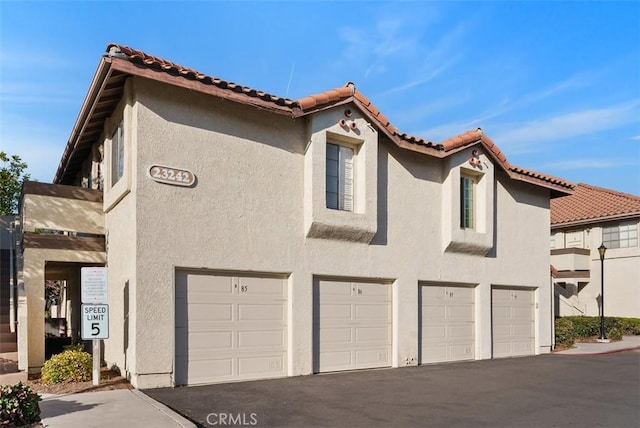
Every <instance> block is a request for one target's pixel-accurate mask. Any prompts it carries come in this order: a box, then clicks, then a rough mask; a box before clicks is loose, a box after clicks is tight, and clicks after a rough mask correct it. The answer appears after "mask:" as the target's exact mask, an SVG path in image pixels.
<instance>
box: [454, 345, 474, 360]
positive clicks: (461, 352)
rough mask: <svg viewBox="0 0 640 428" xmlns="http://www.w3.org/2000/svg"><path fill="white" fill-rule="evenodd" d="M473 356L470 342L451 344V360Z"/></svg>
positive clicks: (466, 358) (467, 358)
mask: <svg viewBox="0 0 640 428" xmlns="http://www.w3.org/2000/svg"><path fill="white" fill-rule="evenodd" d="M471 358H473V348H472V345H471V344H469V343H464V344H460V345H456V344H452V345H451V346H449V361H462V360H469V359H471Z"/></svg>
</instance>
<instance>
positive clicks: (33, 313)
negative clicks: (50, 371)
mask: <svg viewBox="0 0 640 428" xmlns="http://www.w3.org/2000/svg"><path fill="white" fill-rule="evenodd" d="M47 261H51V262H76V263H90V264H103V263H105V261H106V260H105V255H104V253H101V252H97V251H77V250H50V249H36V248H25V249H24V252H23V259H22V263H23V265H22V273H21V278H20V279H19V281H18V368H19V369H20V370H29V371H30V372H38V371H40V368H41V367H42V364H44V337H45V336H44V281H45V262H47Z"/></svg>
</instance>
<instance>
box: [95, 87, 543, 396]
mask: <svg viewBox="0 0 640 428" xmlns="http://www.w3.org/2000/svg"><path fill="white" fill-rule="evenodd" d="M133 85H134V89H135V93H136V96H135V98H134V107H133V108H132V110H131V111H132V119H131V123H135V122H134V121H137V127H135V132H134V134H133V135H132V137H131V138H132V141H134V144H133V148H132V150H133V153H135V154H134V155H132V156H133V157H135V161H134V162H132V165H133V168H134V170H133V171H132V178H131V183H132V184H131V191H130V193H129V194H128V195H127V196H125V197H124V199H122V200H121V201H120V202H119V203H116V204H115V205H114V206H113V207H112V209H111V210H110V211H109V212H108V213H107V217H106V221H107V229H108V231H109V232H108V233H109V249H108V251H109V266H110V268H112V269H110V272H113V271H114V270H115V269H116V266H119V268H118V269H122V271H123V272H125V273H123V274H121V276H122V277H121V278H119V279H117V280H116V279H115V278H113V273H111V276H110V280H109V281H110V288H111V287H112V284H114V283H115V282H122V281H123V280H125V276H126V277H127V279H129V280H130V281H133V284H134V286H133V287H131V284H132V283H131V282H130V287H131V288H130V290H131V291H130V292H132V293H134V294H135V298H133V297H131V300H130V308H135V317H134V316H133V314H131V315H130V319H135V320H136V325H135V329H136V332H137V334H135V337H134V336H133V335H132V334H130V335H129V341H130V342H131V341H132V340H133V341H134V342H135V345H131V346H134V350H135V351H134V352H135V357H133V358H131V360H130V362H129V363H128V370H129V371H130V374H131V378H132V381H133V382H134V385H136V386H137V387H140V388H145V387H153V386H169V385H171V384H172V372H173V359H174V276H175V269H176V268H183V267H184V268H206V269H214V270H225V271H230V270H231V271H257V272H269V273H280V274H285V275H286V276H288V278H289V287H290V289H289V296H290V303H289V309H290V312H289V329H290V331H289V345H290V346H289V364H288V373H289V375H303V374H310V373H311V371H312V363H311V362H312V356H313V352H312V351H313V350H312V300H313V296H312V288H313V287H312V285H313V278H314V277H315V276H322V277H351V278H362V279H375V280H382V281H387V282H389V283H391V284H392V287H393V306H394V308H393V312H394V332H393V333H394V339H393V365H394V366H402V365H413V364H416V361H417V356H418V284H419V282H420V281H428V282H456V283H465V284H473V285H476V286H477V287H476V290H477V291H476V296H477V302H478V303H479V304H478V308H479V309H478V314H477V315H478V316H477V319H476V323H477V334H476V337H477V338H478V340H477V342H478V343H477V350H476V356H477V358H490V357H491V308H490V301H491V286H492V285H509V286H517V287H528V288H533V289H536V290H537V292H536V299H537V300H536V302H537V304H538V308H537V310H536V325H537V336H538V343H537V348H536V353H539V352H547V351H548V350H549V346H550V340H551V333H550V321H549V319H550V316H551V313H550V298H549V291H550V290H549V281H548V266H549V253H548V242H549V241H548V238H547V235H546V232H545V231H546V230H547V229H548V224H549V213H548V197H549V194H548V191H546V190H544V189H540V188H537V187H534V186H531V185H528V184H523V183H515V182H512V181H510V180H509V179H508V177H507V176H506V175H505V174H503V173H501V172H496V173H495V177H493V176H492V177H491V180H490V182H488V190H487V191H490V192H492V195H493V197H494V199H492V201H493V202H494V205H495V213H496V214H495V215H496V217H495V219H491V225H490V226H491V230H492V233H491V236H490V238H489V240H490V243H491V248H490V249H489V251H488V254H487V256H481V255H476V254H468V253H451V252H443V248H442V239H443V236H442V234H443V232H442V220H441V218H442V212H443V211H442V204H451V203H452V201H451V197H447V196H445V192H443V185H442V183H443V180H444V179H445V177H447V175H448V173H447V171H445V168H446V167H445V163H444V162H442V161H440V160H437V159H434V158H431V157H428V156H426V155H422V154H418V153H414V152H409V151H406V150H402V149H399V148H397V147H395V146H394V145H392V144H391V143H390V142H389V141H387V140H385V139H384V137H381V136H380V135H378V137H379V139H378V141H376V143H377V144H376V148H375V151H373V152H367V155H366V156H371V155H372V153H373V155H374V161H375V162H376V163H377V173H368V171H369V170H368V169H367V174H366V175H365V177H364V181H363V182H362V183H359V184H358V186H359V187H358V188H359V189H367V190H365V191H366V192H367V194H369V193H375V203H374V204H373V205H371V204H368V203H367V202H370V201H367V200H365V201H363V205H361V206H360V207H361V208H362V209H361V212H355V213H340V214H343V217H344V218H342V219H338V220H339V221H340V222H341V223H340V227H346V228H349V227H352V228H355V229H357V228H360V229H361V230H371V228H370V227H369V223H368V221H369V219H370V218H372V217H373V218H375V219H376V220H375V225H374V226H375V231H374V234H373V238H372V239H371V242H370V243H368V242H367V240H366V239H364V240H363V239H355V240H353V241H343V240H336V239H316V238H308V237H307V236H306V235H307V232H308V231H309V228H310V223H313V219H314V218H321V219H323V218H324V219H326V218H329V217H322V216H324V215H325V214H326V213H322V212H320V214H318V215H316V214H314V212H313V209H316V208H317V207H314V206H313V205H311V208H310V211H309V208H308V201H309V198H311V199H313V197H314V196H313V195H314V194H315V192H320V194H321V195H324V183H323V182H322V180H317V179H316V182H315V183H314V185H313V186H311V187H306V188H305V183H309V181H308V179H310V178H311V179H312V178H313V176H314V171H309V168H310V167H312V168H319V169H320V170H322V169H323V168H324V167H323V164H324V162H325V159H324V155H323V153H324V152H323V151H317V152H312V153H310V152H309V150H313V144H314V143H316V142H317V141H318V140H316V139H314V137H313V135H314V134H316V133H318V132H321V131H320V128H321V127H322V126H325V125H324V124H326V126H328V127H331V132H334V133H336V134H338V136H339V134H340V133H341V132H344V134H345V135H344V137H345V138H353V131H347V130H344V129H342V130H341V129H340V127H337V128H336V127H335V126H334V125H335V123H336V120H335V119H336V118H338V117H340V114H341V113H340V111H342V110H343V109H344V108H345V107H344V106H343V107H339V108H337V109H340V110H339V111H338V112H336V111H331V110H329V111H326V112H323V113H319V114H317V115H316V116H313V117H309V118H303V119H297V120H291V119H290V118H287V117H280V116H278V115H275V114H269V113H266V112H261V111H259V110H256V109H254V108H251V107H247V106H239V105H237V104H234V103H231V102H229V101H224V100H219V99H215V98H213V97H206V96H204V95H201V94H197V93H192V92H188V91H186V90H182V89H176V88H172V87H169V86H162V85H160V84H157V83H152V82H148V81H144V80H140V79H134V81H133ZM186 99H188V102H186V101H185V100H186ZM349 107H350V108H351V109H352V111H353V113H354V114H353V120H355V121H358V123H359V126H360V127H361V129H363V130H366V129H370V128H368V127H369V125H368V124H367V120H366V118H365V117H363V116H362V115H361V114H360V113H359V112H358V109H357V108H356V107H355V106H353V105H351V106H349ZM373 135H377V133H375V132H373V131H366V135H363V137H362V138H364V140H365V141H366V139H367V138H369V137H371V136H373ZM310 143H311V144H310ZM106 152H107V153H108V150H107V151H106ZM318 153H319V154H318ZM481 155H482V156H483V159H487V161H488V158H487V157H486V154H484V153H482V154H481ZM460 156H461V157H462V158H465V157H466V158H468V157H469V156H470V153H466V152H463V153H461V154H460ZM318 157H319V158H318ZM365 160H366V159H365ZM152 164H162V165H167V166H173V167H178V168H184V169H188V170H190V171H192V172H193V173H195V175H196V176H197V184H196V185H195V186H194V187H191V188H184V187H176V186H170V185H165V184H159V183H156V182H154V181H152V180H151V179H150V178H149V176H148V174H147V169H148V168H149V166H150V165H152ZM359 165H360V164H358V166H359ZM492 167H493V166H492ZM365 168H367V166H365ZM315 173H317V171H316V172H315ZM320 177H322V174H321V175H320ZM316 186H318V187H319V189H316V188H315V187H316ZM105 199H108V198H107V197H105ZM320 201H321V202H322V197H321V198H320ZM373 210H375V212H373ZM320 211H322V210H320ZM454 212H455V211H454ZM117 213H120V214H117ZM330 214H333V213H330ZM314 215H315V217H314ZM357 215H362V216H365V217H366V216H369V219H368V218H365V219H355V220H353V218H355V217H352V218H351V219H350V218H349V217H350V216H357ZM452 215H453V214H452ZM455 215H457V213H456V214H455ZM310 216H311V217H310ZM310 218H311V221H308V219H310ZM305 219H307V220H305ZM523 219H527V226H526V227H523ZM323 221H324V220H323ZM331 221H333V220H332V219H331V218H329V221H328V223H329V224H331ZM132 222H134V223H135V226H132ZM120 241H127V243H126V244H125V243H121V242H120ZM131 242H135V243H136V246H135V254H133V253H132V248H131ZM123 259H126V262H125V261H123ZM118 263H119V264H118ZM112 296H113V298H114V299H115V298H117V296H116V295H113V294H112ZM132 296H133V294H132ZM116 306H117V305H116ZM132 312H133V309H132ZM112 313H113V312H112ZM114 319H115V317H114ZM131 328H132V327H131V326H130V330H131ZM112 331H114V330H112ZM116 334H118V333H114V334H113V335H112V338H113V339H115V340H116V341H117V342H119V340H120V339H117V336H116ZM109 340H110V341H111V340H112V339H109ZM111 346H112V345H107V349H109V348H110V347H111ZM119 347H120V348H121V345H120V344H118V343H115V344H114V345H113V348H112V350H111V349H110V350H109V352H107V353H105V355H108V356H109V358H110V359H112V360H113V361H119V360H121V359H122V357H119V356H118V355H117V354H118V352H122V349H119ZM130 352H131V349H130Z"/></svg>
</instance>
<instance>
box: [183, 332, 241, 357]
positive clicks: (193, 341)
mask: <svg viewBox="0 0 640 428" xmlns="http://www.w3.org/2000/svg"><path fill="white" fill-rule="evenodd" d="M187 340H188V342H189V343H188V349H189V353H191V352H193V351H197V350H207V349H217V350H229V349H231V348H232V347H233V332H232V331H207V332H199V333H189V335H188V339H187Z"/></svg>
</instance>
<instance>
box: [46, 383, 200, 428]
mask: <svg viewBox="0 0 640 428" xmlns="http://www.w3.org/2000/svg"><path fill="white" fill-rule="evenodd" d="M40 410H41V411H42V413H41V414H40V417H41V418H42V424H43V425H44V426H45V427H46V428H76V427H77V428H93V427H95V428H103V427H149V428H180V427H182V428H191V427H195V425H194V424H193V423H192V422H190V421H188V420H187V419H185V418H183V417H182V416H180V415H178V414H177V413H175V412H174V411H173V410H171V409H169V408H168V407H166V406H164V405H163V404H160V403H158V402H157V401H155V400H153V399H151V398H149V397H148V396H146V395H145V394H143V393H142V392H140V391H138V390H135V389H116V390H113V391H98V392H84V393H80V394H68V395H56V394H43V399H42V401H41V402H40Z"/></svg>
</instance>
